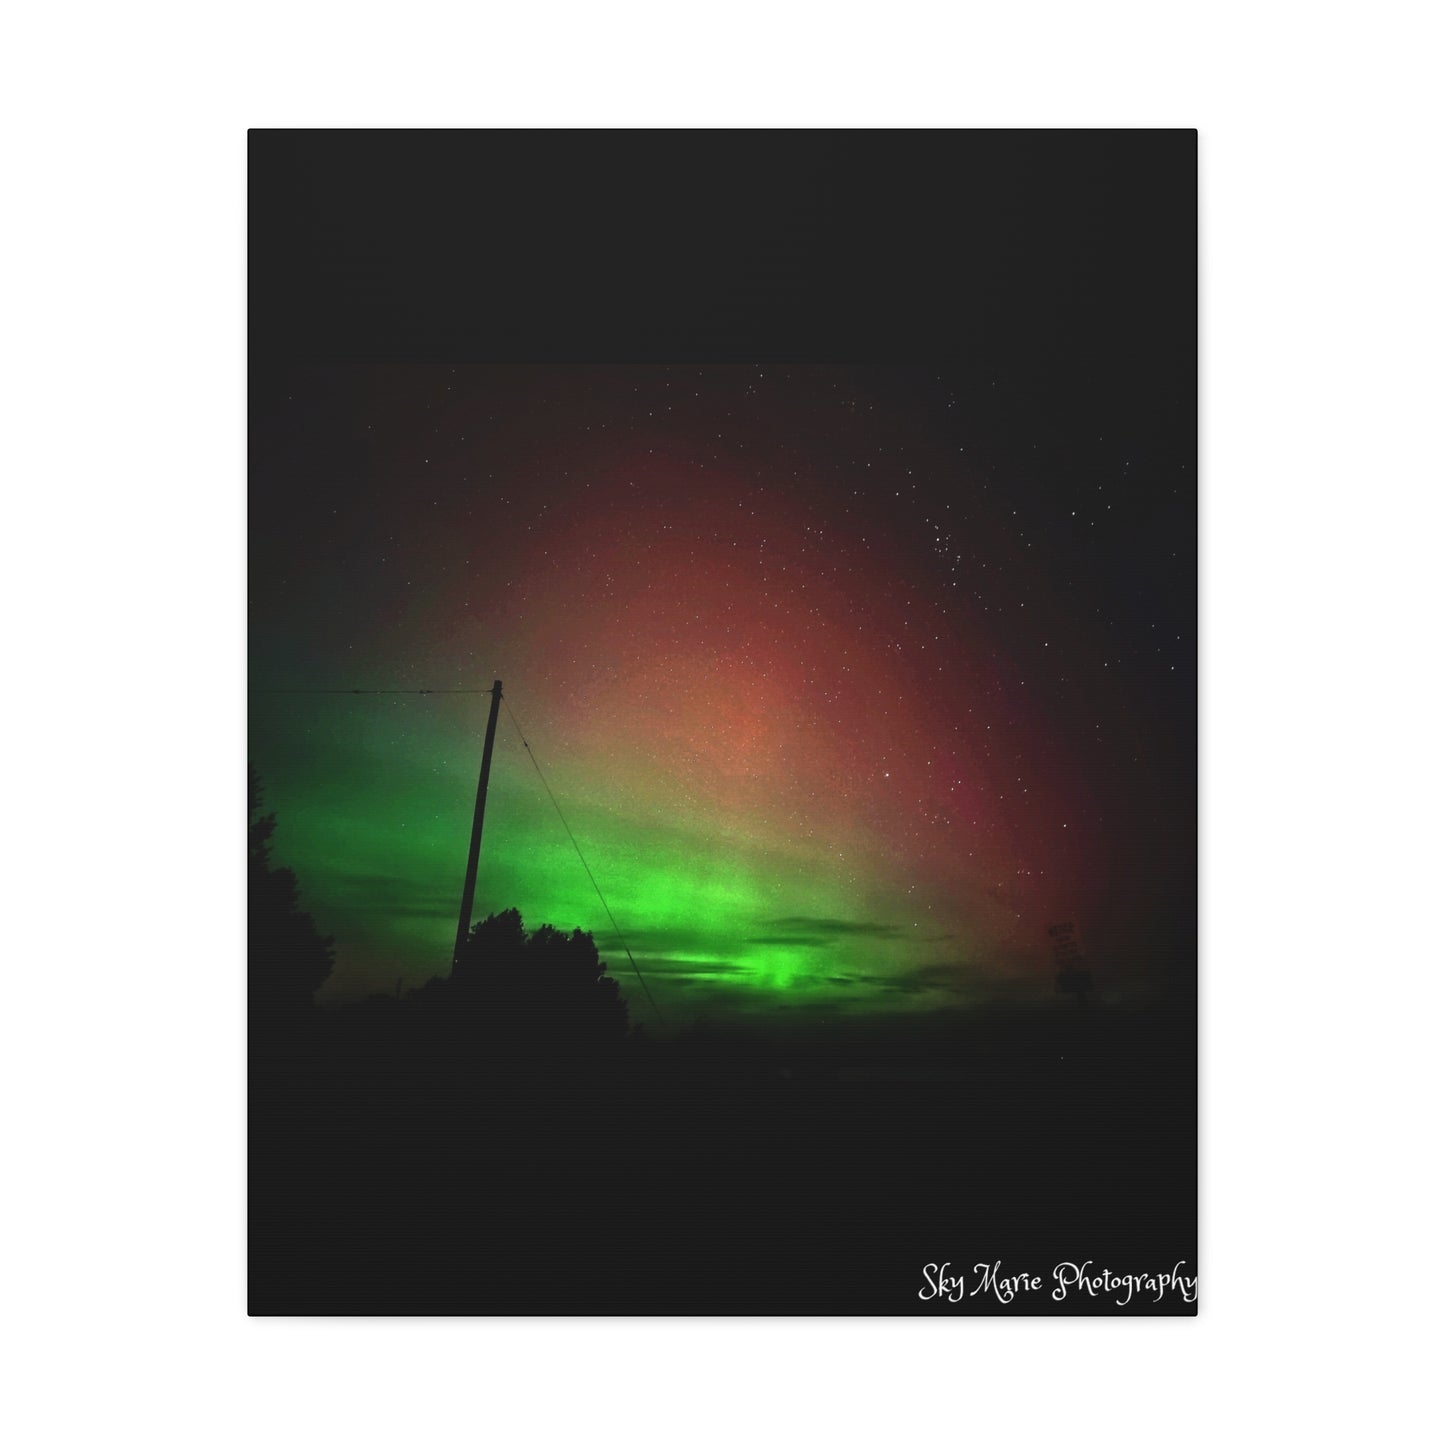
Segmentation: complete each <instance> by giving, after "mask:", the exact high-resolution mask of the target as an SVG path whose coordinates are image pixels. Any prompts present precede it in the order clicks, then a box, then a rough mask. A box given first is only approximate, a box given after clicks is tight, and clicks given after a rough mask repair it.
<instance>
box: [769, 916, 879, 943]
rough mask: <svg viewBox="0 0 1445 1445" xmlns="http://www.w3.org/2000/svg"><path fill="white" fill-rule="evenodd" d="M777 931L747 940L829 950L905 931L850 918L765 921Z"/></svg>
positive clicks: (791, 918) (796, 918) (802, 918)
mask: <svg viewBox="0 0 1445 1445" xmlns="http://www.w3.org/2000/svg"><path fill="white" fill-rule="evenodd" d="M763 926H764V927H765V928H768V929H772V930H774V931H773V932H771V933H765V934H759V935H756V936H754V937H751V938H749V939H747V940H746V941H747V942H748V943H752V944H761V945H772V946H773V947H787V948H827V947H829V946H830V945H832V944H834V943H837V942H838V940H839V939H846V938H901V937H902V936H903V930H902V929H901V928H900V927H899V926H898V925H896V924H892V923H858V922H855V921H854V920H852V919H848V918H807V917H798V916H793V917H789V918H765V919H764V920H763Z"/></svg>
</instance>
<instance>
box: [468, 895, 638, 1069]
mask: <svg viewBox="0 0 1445 1445" xmlns="http://www.w3.org/2000/svg"><path fill="white" fill-rule="evenodd" d="M448 992H449V993H450V994H451V998H450V999H449V1001H448V1002H449V1004H450V1005H451V1007H452V1008H454V1009H456V1010H459V1011H462V1012H465V1013H466V1014H467V1015H469V1016H470V1017H471V1018H472V1019H474V1020H475V1021H476V1022H478V1023H480V1024H482V1025H485V1026H490V1027H493V1028H495V1029H498V1030H501V1031H503V1032H505V1033H507V1034H509V1035H511V1036H513V1037H516V1038H518V1039H519V1040H525V1041H526V1042H528V1043H529V1044H540V1043H543V1042H546V1041H548V1040H551V1041H554V1042H558V1043H567V1044H572V1045H576V1044H584V1043H601V1042H605V1041H608V1040H615V1039H620V1038H622V1037H623V1036H624V1035H625V1034H626V1032H627V1001H626V1000H625V999H624V998H623V997H622V993H621V990H620V989H619V988H618V986H617V980H616V979H614V978H611V977H610V976H609V975H608V973H607V965H606V963H605V962H604V961H603V960H602V958H601V956H600V955H599V954H598V952H597V945H596V943H595V942H594V941H593V938H592V935H591V934H590V933H584V932H583V931H582V930H581V929H580V928H577V929H573V931H572V932H571V933H570V934H568V933H563V932H562V931H561V930H560V929H557V928H554V927H552V925H551V924H550V923H544V924H543V925H542V926H541V927H540V928H538V929H537V930H535V932H533V933H532V934H530V935H528V933H527V931H526V929H525V927H524V926H523V924H522V915H521V914H520V913H519V912H518V911H517V910H516V909H515V908H508V909H506V910H505V911H504V912H502V913H493V914H491V915H489V916H488V917H486V918H484V919H483V920H482V921H481V922H480V923H478V924H476V925H475V926H474V927H473V928H472V931H471V933H470V935H469V936H468V938H467V941H466V944H465V945H464V946H463V948H462V951H461V953H460V954H459V955H458V957H457V960H456V965H455V967H454V968H453V970H452V976H451V980H450V984H449V989H448Z"/></svg>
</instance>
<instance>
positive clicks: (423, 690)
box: [250, 687, 491, 697]
mask: <svg viewBox="0 0 1445 1445" xmlns="http://www.w3.org/2000/svg"><path fill="white" fill-rule="evenodd" d="M250 691H251V692H260V693H266V694H267V695H269V696H279V695H281V694H286V695H289V696H305V697H379V696H396V697H429V696H431V695H433V694H440V695H441V696H443V697H476V696H479V695H481V694H484V693H489V692H491V688H489V687H253V688H251V689H250Z"/></svg>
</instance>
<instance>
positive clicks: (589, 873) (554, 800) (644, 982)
mask: <svg viewBox="0 0 1445 1445" xmlns="http://www.w3.org/2000/svg"><path fill="white" fill-rule="evenodd" d="M502 706H503V707H504V708H506V709H507V716H508V717H509V718H510V719H511V720H512V726H513V727H514V728H516V730H517V737H518V738H519V739H520V741H521V744H522V746H523V747H524V748H525V749H526V750H527V756H528V757H529V758H531V759H532V766H533V767H534V768H536V770H537V776H538V777H539V778H541V779H542V786H543V787H544V788H546V789H547V796H548V797H549V798H551V800H552V806H553V807H554V808H556V810H557V816H558V817H559V818H561V819H562V826H563V828H566V830H567V836H568V837H569V838H570V839H571V840H572V846H573V847H574V848H576V850H577V857H578V859H579V860H580V861H581V864H582V867H583V870H584V871H585V872H586V874H587V877H588V879H589V880H590V881H591V883H592V886H593V888H595V889H597V896H598V898H601V899H602V907H603V909H604V910H605V911H606V913H607V917H608V919H609V920H610V921H611V923H612V927H613V930H614V932H615V933H616V934H617V937H618V939H619V940H620V941H621V943H622V951H623V952H624V953H625V954H626V955H627V961H628V963H630V964H631V965H632V971H633V973H635V974H636V975H637V981H638V983H639V984H641V985H642V991H643V993H645V994H646V995H647V1001H648V1003H650V1004H651V1005H652V1011H653V1013H655V1014H656V1015H657V1017H658V1020H659V1022H660V1021H661V1020H662V1010H661V1009H660V1008H658V1006H657V1000H656V999H655V998H653V996H652V990H651V989H649V988H648V986H647V980H646V979H644V978H643V976H642V970H641V969H640V968H638V966H637V960H636V959H635V958H633V956H632V950H631V949H630V948H629V947H628V946H627V939H626V938H625V937H623V933H622V930H621V929H620V928H619V927H618V926H617V920H616V919H615V918H613V917H612V910H611V908H609V907H608V906H607V900H606V898H603V896H602V889H601V888H600V887H598V884H597V879H596V878H594V877H593V876H592V870H591V869H590V868H589V867H588V866H587V860H586V858H584V857H583V856H582V847H581V845H580V844H579V843H578V842H577V839H576V837H575V835H574V834H573V832H572V829H571V828H570V827H568V824H567V819H566V818H565V817H563V814H562V805H561V804H560V803H559V802H558V801H557V795H556V794H555V793H554V792H553V791H552V789H551V786H550V785H549V784H548V782H547V779H546V777H545V776H544V775H543V772H542V766H541V764H540V763H539V762H538V761H537V757H536V754H535V753H533V751H532V748H531V744H529V743H528V741H527V739H526V738H524V737H523V736H522V725H521V724H520V723H519V722H518V721H517V715H516V714H515V713H514V712H513V711H512V705H511V703H509V702H508V701H507V699H506V698H505V697H503V698H502Z"/></svg>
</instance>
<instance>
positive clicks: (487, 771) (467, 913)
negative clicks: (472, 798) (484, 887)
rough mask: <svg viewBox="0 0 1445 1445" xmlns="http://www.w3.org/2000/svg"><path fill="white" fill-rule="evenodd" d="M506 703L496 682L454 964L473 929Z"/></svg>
mask: <svg viewBox="0 0 1445 1445" xmlns="http://www.w3.org/2000/svg"><path fill="white" fill-rule="evenodd" d="M501 705H502V683H501V679H500V678H499V679H498V680H497V681H496V682H494V683H493V684H492V711H491V715H490V716H489V717H488V718H487V740H486V742H485V743H484V744H483V745H482V775H481V777H479V778H478V779H477V806H476V811H475V812H474V813H473V814H472V846H471V848H470V849H469V850H468V852H467V876H466V881H465V882H464V883H463V884H462V911H461V914H460V916H459V917H458V918H457V941H456V946H455V947H454V948H453V949H452V967H453V968H456V966H457V959H458V958H460V957H461V952H462V946H463V945H464V944H465V943H466V941H467V934H469V933H470V932H471V931H472V895H473V894H475V893H476V891H477V859H478V857H480V855H481V851H482V815H483V814H484V813H485V812H486V811H487V779H488V778H489V777H490V776H491V774H492V744H493V743H494V742H495V741H496V738H497V709H498V708H500V707H501Z"/></svg>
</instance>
